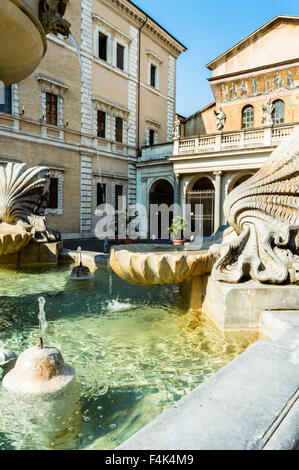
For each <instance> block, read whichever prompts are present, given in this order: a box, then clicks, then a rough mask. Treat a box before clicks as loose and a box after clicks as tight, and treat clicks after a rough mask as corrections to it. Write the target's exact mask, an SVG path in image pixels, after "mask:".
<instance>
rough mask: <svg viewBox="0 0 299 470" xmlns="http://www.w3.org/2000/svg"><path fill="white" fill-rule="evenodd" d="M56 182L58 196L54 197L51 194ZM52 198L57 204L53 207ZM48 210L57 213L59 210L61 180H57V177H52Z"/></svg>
mask: <svg viewBox="0 0 299 470" xmlns="http://www.w3.org/2000/svg"><path fill="white" fill-rule="evenodd" d="M54 181H55V190H56V194H55V196H54V197H53V195H52V194H51V185H52V183H53V182H54ZM51 197H52V198H53V199H54V201H55V202H56V204H53V205H52V206H51V205H50V204H51ZM54 206H55V207H54ZM48 209H50V210H55V211H56V210H58V209H59V178H57V176H50V186H49V201H48Z"/></svg>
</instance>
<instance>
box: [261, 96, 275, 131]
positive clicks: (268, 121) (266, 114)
mask: <svg viewBox="0 0 299 470" xmlns="http://www.w3.org/2000/svg"><path fill="white" fill-rule="evenodd" d="M262 110H263V115H262V123H263V124H264V125H265V126H273V113H274V106H273V104H272V103H271V98H268V100H267V103H266V104H263V106H262Z"/></svg>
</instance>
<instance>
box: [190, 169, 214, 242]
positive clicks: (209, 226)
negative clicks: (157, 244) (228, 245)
mask: <svg viewBox="0 0 299 470" xmlns="http://www.w3.org/2000/svg"><path fill="white" fill-rule="evenodd" d="M186 199H187V204H190V205H191V230H192V232H193V233H194V232H195V230H196V225H197V223H198V222H200V223H201V225H202V234H203V236H204V237H208V236H210V235H212V233H213V232H214V211H215V186H214V181H213V180H212V178H211V177H209V176H208V175H201V176H200V177H199V178H198V176H197V178H196V179H195V178H192V180H191V181H190V182H189V185H188V189H187V193H186ZM199 206H200V207H201V211H197V208H199ZM195 235H197V234H195Z"/></svg>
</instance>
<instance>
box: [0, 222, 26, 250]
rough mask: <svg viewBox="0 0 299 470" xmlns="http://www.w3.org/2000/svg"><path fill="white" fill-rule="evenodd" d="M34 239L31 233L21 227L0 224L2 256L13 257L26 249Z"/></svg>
mask: <svg viewBox="0 0 299 470" xmlns="http://www.w3.org/2000/svg"><path fill="white" fill-rule="evenodd" d="M31 239H32V233H31V231H28V232H27V231H26V230H25V229H24V227H22V226H20V225H10V224H6V223H4V222H2V223H0V256H4V255H12V254H14V253H17V252H18V251H20V250H21V249H22V248H24V247H25V246H26V245H28V243H29V242H30V240H31Z"/></svg>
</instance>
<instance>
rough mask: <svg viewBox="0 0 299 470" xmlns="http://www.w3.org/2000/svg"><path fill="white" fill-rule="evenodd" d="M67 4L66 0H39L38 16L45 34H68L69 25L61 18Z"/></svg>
mask: <svg viewBox="0 0 299 470" xmlns="http://www.w3.org/2000/svg"><path fill="white" fill-rule="evenodd" d="M67 4H68V0H40V3H39V18H40V22H41V24H42V26H43V28H44V30H45V32H46V33H47V34H48V33H54V34H58V33H59V34H62V35H63V36H68V35H69V33H70V26H71V25H70V23H69V22H68V21H67V20H65V19H64V18H63V16H64V14H65V10H66V7H67Z"/></svg>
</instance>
